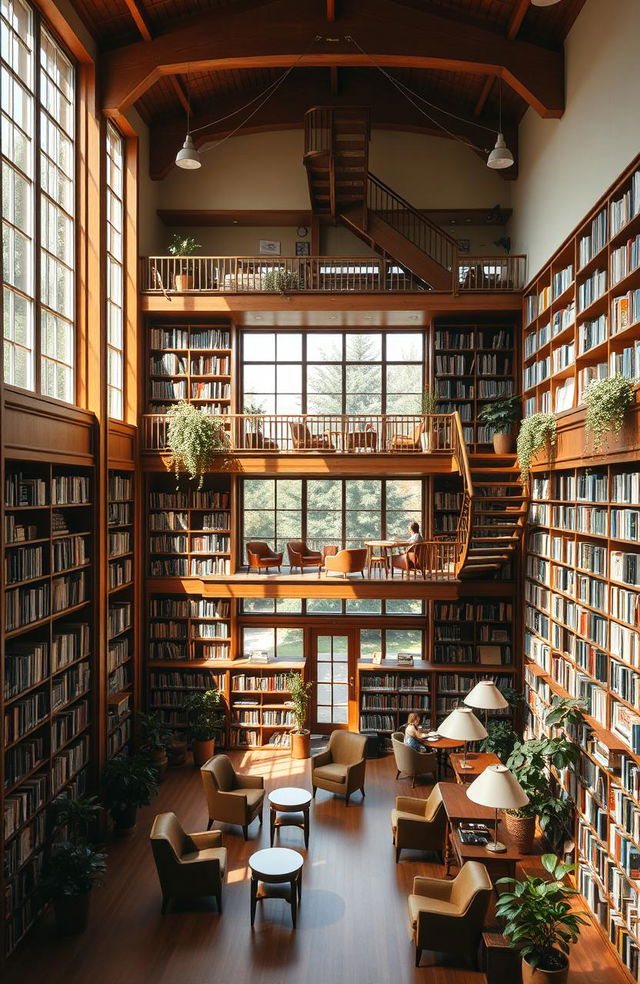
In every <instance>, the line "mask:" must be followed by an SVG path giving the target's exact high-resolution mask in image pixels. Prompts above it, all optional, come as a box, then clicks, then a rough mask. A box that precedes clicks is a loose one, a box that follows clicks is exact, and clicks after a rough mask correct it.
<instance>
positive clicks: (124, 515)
mask: <svg viewBox="0 0 640 984" xmlns="http://www.w3.org/2000/svg"><path fill="white" fill-rule="evenodd" d="M107 513H108V516H107V522H108V524H109V526H131V524H132V523H133V504H132V503H131V502H110V503H109V505H108V508H107Z"/></svg>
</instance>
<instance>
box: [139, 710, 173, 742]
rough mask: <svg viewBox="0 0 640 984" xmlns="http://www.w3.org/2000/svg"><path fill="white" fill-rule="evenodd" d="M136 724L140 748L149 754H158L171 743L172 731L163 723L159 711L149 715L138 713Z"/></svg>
mask: <svg viewBox="0 0 640 984" xmlns="http://www.w3.org/2000/svg"><path fill="white" fill-rule="evenodd" d="M138 724H139V725H140V739H141V742H142V747H143V748H144V749H147V750H148V751H150V752H160V751H162V750H163V749H165V748H167V747H168V746H169V745H170V744H171V742H172V741H173V737H174V735H173V731H172V730H171V728H169V727H168V726H167V725H166V724H165V723H164V721H163V720H162V718H161V717H160V712H159V711H151V712H150V713H149V714H144V713H143V712H142V711H140V712H139V713H138Z"/></svg>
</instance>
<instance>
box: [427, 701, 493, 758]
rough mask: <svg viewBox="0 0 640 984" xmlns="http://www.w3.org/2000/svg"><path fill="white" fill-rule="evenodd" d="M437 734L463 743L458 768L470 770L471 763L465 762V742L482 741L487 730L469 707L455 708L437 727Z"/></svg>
mask: <svg viewBox="0 0 640 984" xmlns="http://www.w3.org/2000/svg"><path fill="white" fill-rule="evenodd" d="M438 734H440V735H442V737H443V738H454V739H456V740H457V741H463V742H465V746H464V754H463V756H462V762H461V763H460V768H461V769H472V768H473V766H472V765H471V763H470V762H469V763H468V762H467V746H466V742H468V741H482V739H483V738H486V737H487V729H486V728H485V726H484V725H483V724H482V722H481V721H478V719H477V717H476V716H475V714H474V713H473V711H472V710H471V708H470V707H456V708H455V710H453V711H451V714H449V716H448V717H446V718H445V719H444V721H443V722H442V724H441V725H439V727H438Z"/></svg>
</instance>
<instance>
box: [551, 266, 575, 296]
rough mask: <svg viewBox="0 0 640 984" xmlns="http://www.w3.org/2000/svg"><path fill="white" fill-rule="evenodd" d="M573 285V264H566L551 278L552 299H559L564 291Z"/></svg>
mask: <svg viewBox="0 0 640 984" xmlns="http://www.w3.org/2000/svg"><path fill="white" fill-rule="evenodd" d="M572 283H573V263H569V264H567V266H566V267H564V269H562V270H558V271H557V272H556V273H554V274H553V277H552V281H551V284H552V287H553V298H554V300H555V298H556V297H559V296H560V294H563V293H564V291H565V290H566V289H567V288H568V287H570V286H571V284H572Z"/></svg>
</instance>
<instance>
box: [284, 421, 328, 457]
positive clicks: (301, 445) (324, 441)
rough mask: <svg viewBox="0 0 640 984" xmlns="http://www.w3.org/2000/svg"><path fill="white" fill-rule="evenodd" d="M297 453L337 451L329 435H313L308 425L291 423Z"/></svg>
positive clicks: (292, 437) (292, 438)
mask: <svg viewBox="0 0 640 984" xmlns="http://www.w3.org/2000/svg"><path fill="white" fill-rule="evenodd" d="M289 427H290V429H291V440H292V441H293V447H294V450H295V451H335V448H334V446H333V444H332V443H331V439H330V437H329V435H328V434H312V433H311V431H310V430H309V428H308V427H307V425H306V424H302V423H295V422H294V421H289Z"/></svg>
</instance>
